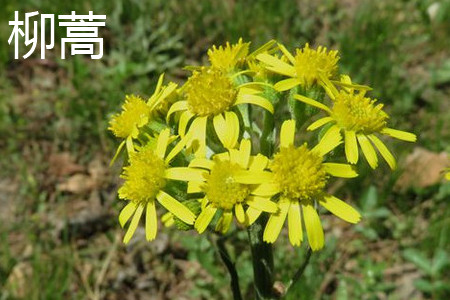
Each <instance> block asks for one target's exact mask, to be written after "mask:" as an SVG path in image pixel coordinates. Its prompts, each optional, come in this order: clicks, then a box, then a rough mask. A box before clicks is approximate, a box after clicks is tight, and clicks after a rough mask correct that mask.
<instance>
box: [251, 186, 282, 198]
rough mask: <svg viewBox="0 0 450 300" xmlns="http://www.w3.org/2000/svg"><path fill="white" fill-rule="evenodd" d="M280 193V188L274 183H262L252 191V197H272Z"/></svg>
mask: <svg viewBox="0 0 450 300" xmlns="http://www.w3.org/2000/svg"><path fill="white" fill-rule="evenodd" d="M279 192H280V186H279V185H278V184H276V183H263V184H261V185H258V187H256V188H255V189H253V190H252V192H251V194H252V195H257V196H274V195H276V194H278V193H279Z"/></svg>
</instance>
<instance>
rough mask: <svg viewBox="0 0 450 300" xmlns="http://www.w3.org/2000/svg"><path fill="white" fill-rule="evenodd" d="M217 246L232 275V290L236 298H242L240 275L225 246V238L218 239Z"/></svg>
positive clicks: (238, 299)
mask: <svg viewBox="0 0 450 300" xmlns="http://www.w3.org/2000/svg"><path fill="white" fill-rule="evenodd" d="M217 248H218V249H219V255H220V258H221V259H222V261H223V263H224V264H225V266H226V267H227V269H228V273H230V277H231V283H230V285H231V290H232V291H233V299H234V300H242V295H241V288H240V287H239V276H238V273H237V271H236V268H235V265H234V263H233V262H232V261H231V258H230V255H229V253H228V250H227V248H226V247H225V238H219V239H217Z"/></svg>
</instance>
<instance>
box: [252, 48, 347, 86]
mask: <svg viewBox="0 0 450 300" xmlns="http://www.w3.org/2000/svg"><path fill="white" fill-rule="evenodd" d="M278 47H279V48H280V50H281V52H282V53H283V54H284V56H285V57H286V58H287V60H288V61H289V62H285V61H283V60H282V59H279V58H277V57H275V56H272V55H269V54H267V53H261V54H259V55H258V56H257V57H256V58H257V59H258V60H260V61H262V62H263V63H265V64H266V65H267V66H266V68H267V69H268V70H270V71H272V72H275V73H278V74H281V75H285V76H288V77H290V78H288V79H284V80H281V81H279V82H277V83H276V84H275V85H274V87H275V89H276V90H278V91H286V90H289V89H291V88H293V87H295V86H297V85H301V86H303V87H305V88H309V87H311V86H312V85H313V84H316V83H319V84H323V78H327V79H330V78H332V77H334V76H335V75H336V74H337V71H338V66H337V63H338V61H339V55H338V51H336V50H330V51H327V48H325V47H322V46H319V47H318V48H317V49H316V50H314V49H311V48H309V44H306V45H305V47H304V48H303V49H297V50H296V54H295V56H293V55H292V54H291V53H290V52H289V51H288V50H287V49H286V48H285V47H284V46H283V45H281V44H278Z"/></svg>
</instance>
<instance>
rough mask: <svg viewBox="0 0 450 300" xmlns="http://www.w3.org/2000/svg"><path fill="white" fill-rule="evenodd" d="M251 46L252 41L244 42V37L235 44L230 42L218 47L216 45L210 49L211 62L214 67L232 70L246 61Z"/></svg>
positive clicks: (225, 70) (227, 70) (226, 70)
mask: <svg viewBox="0 0 450 300" xmlns="http://www.w3.org/2000/svg"><path fill="white" fill-rule="evenodd" d="M249 46H250V43H243V42H242V38H240V39H239V41H238V42H237V44H234V45H230V43H229V42H227V44H226V46H219V47H218V48H216V46H215V45H214V46H213V47H212V48H211V49H209V50H208V58H209V62H210V63H211V66H212V67H214V68H217V69H220V70H222V71H224V72H230V71H232V70H234V69H235V68H236V67H237V66H240V65H242V64H243V63H244V62H245V58H246V57H247V55H248V49H249Z"/></svg>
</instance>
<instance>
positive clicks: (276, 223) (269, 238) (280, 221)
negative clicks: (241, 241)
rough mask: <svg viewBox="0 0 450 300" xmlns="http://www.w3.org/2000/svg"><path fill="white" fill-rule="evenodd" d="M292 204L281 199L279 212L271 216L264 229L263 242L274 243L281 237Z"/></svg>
mask: <svg viewBox="0 0 450 300" xmlns="http://www.w3.org/2000/svg"><path fill="white" fill-rule="evenodd" d="M290 205H291V202H290V201H289V200H288V199H285V198H281V199H280V201H279V202H278V207H279V211H278V213H274V214H271V215H270V218H269V220H268V221H267V225H266V228H265V229H264V234H263V240H264V241H265V242H267V243H274V242H275V241H276V240H277V238H278V236H279V235H280V231H281V228H283V225H284V221H285V220H286V216H287V213H288V211H289V207H290Z"/></svg>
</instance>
